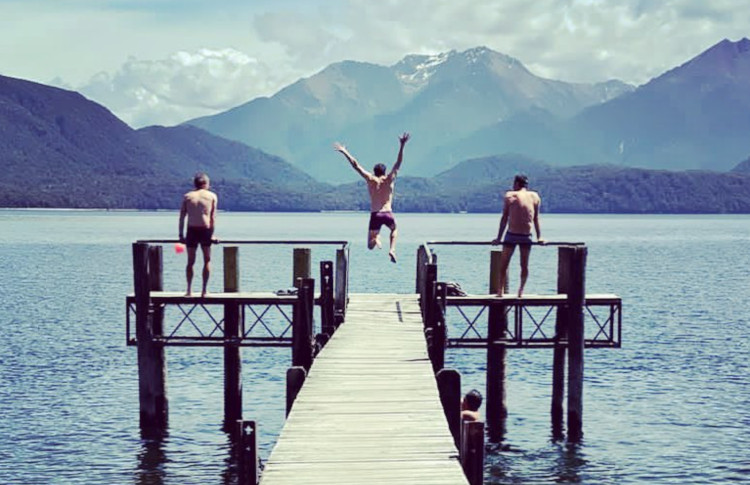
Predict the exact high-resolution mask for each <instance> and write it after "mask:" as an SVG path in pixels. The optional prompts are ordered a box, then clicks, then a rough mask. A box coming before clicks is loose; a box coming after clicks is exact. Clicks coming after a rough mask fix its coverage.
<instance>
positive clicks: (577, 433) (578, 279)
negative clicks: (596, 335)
mask: <svg viewBox="0 0 750 485" xmlns="http://www.w3.org/2000/svg"><path fill="white" fill-rule="evenodd" d="M561 250H563V248H561ZM564 250H565V251H569V252H570V253H571V255H570V256H569V257H570V259H571V260H570V275H569V277H568V285H569V286H568V311H569V314H568V441H572V442H577V441H580V440H581V438H583V347H584V332H583V312H584V306H585V304H586V255H587V253H588V250H587V248H586V247H585V246H575V247H572V248H564Z"/></svg>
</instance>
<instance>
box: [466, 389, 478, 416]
mask: <svg viewBox="0 0 750 485" xmlns="http://www.w3.org/2000/svg"><path fill="white" fill-rule="evenodd" d="M464 402H465V403H466V408H467V409H468V410H469V411H478V410H479V407H480V406H481V405H482V394H480V393H479V391H477V390H476V389H472V390H471V391H469V392H467V393H466V396H464Z"/></svg>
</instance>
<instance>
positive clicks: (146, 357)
mask: <svg viewBox="0 0 750 485" xmlns="http://www.w3.org/2000/svg"><path fill="white" fill-rule="evenodd" d="M149 260H151V262H152V264H151V268H150V270H151V271H149ZM161 271H162V251H161V247H154V248H153V250H151V251H150V250H149V245H148V244H146V243H134V244H133V286H134V295H135V307H136V310H135V326H136V327H135V328H136V331H135V333H136V340H137V342H138V399H139V403H140V426H141V430H142V432H144V433H146V434H149V435H150V434H151V433H152V432H156V433H158V432H159V431H160V430H162V429H164V428H165V427H166V425H167V417H168V400H167V366H166V359H165V357H164V347H163V346H162V345H161V344H159V343H158V342H155V341H154V337H155V336H156V333H155V327H154V318H153V315H154V312H153V310H152V308H151V297H150V291H151V284H152V283H154V285H155V286H158V285H159V284H160V282H161V281H162V276H161V274H159V273H161ZM151 272H153V273H154V275H153V276H150V273H151ZM157 318H158V317H157ZM161 325H162V323H161V322H157V325H156V327H157V328H156V330H159V331H160V330H161V328H160V327H161Z"/></svg>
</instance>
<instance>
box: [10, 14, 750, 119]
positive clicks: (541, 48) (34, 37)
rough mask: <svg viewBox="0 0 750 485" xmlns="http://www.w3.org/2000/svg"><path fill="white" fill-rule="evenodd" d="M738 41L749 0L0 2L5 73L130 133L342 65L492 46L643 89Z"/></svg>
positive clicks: (541, 68)
mask: <svg viewBox="0 0 750 485" xmlns="http://www.w3.org/2000/svg"><path fill="white" fill-rule="evenodd" d="M742 37H750V0H711V1H710V2H709V1H706V0H620V1H606V0H534V1H528V0H471V1H464V2H458V1H456V0H215V1H209V0H0V74H3V75H8V76H14V77H20V78H24V79H30V80H34V81H38V82H42V83H47V84H55V85H58V86H62V87H67V88H70V89H76V90H79V91H81V92H83V93H84V94H85V95H86V96H88V97H90V98H92V99H94V100H95V101H98V102H100V103H102V104H104V105H105V106H107V107H108V108H110V109H111V110H112V111H113V112H115V114H117V115H118V116H120V117H121V118H123V119H124V120H125V121H126V122H128V123H130V124H131V125H133V126H143V125H147V124H154V123H159V124H174V123H178V122H181V121H184V120H185V119H188V118H191V117H194V116H200V115H204V114H210V113H215V112H218V111H221V110H224V109H228V108H230V107H233V106H236V105H237V104H240V103H242V102H245V101H248V100H250V99H252V98H254V97H257V96H264V95H265V96H267V95H272V94H273V93H275V92H276V91H278V89H280V88H281V87H283V86H285V85H287V84H290V83H292V82H294V81H295V80H297V79H299V78H300V77H305V76H309V75H312V74H314V73H315V72H317V71H319V70H320V69H322V68H324V67H325V66H326V65H328V64H330V63H332V62H336V61H340V60H344V59H354V60H359V61H367V62H374V63H379V64H387V65H390V64H393V63H395V62H397V61H398V60H399V59H401V58H402V57H404V56H405V55H407V54H412V53H420V54H435V53H439V52H445V51H448V50H452V49H455V50H463V49H468V48H471V47H476V46H479V45H484V46H487V47H489V48H491V49H493V50H496V51H499V52H502V53H504V54H508V55H510V56H513V57H515V58H517V59H519V60H520V61H521V62H523V63H524V64H525V65H526V66H527V67H528V68H529V69H530V70H531V71H532V72H534V73H535V74H537V75H540V76H544V77H549V78H554V79H561V80H565V81H577V82H596V81H603V80H607V79H611V78H617V79H622V80H624V81H626V82H630V83H634V84H640V83H643V82H646V81H647V80H648V79H650V78H652V77H654V76H656V75H659V74H661V73H662V72H664V71H665V70H667V69H670V68H672V67H674V66H676V65H679V64H681V63H682V62H684V61H686V60H688V59H689V58H691V57H693V56H695V55H697V54H698V53H700V52H701V51H703V50H705V49H706V48H708V47H710V46H711V45H713V44H715V43H717V42H719V41H720V40H722V39H724V38H729V39H730V40H739V39H740V38H742Z"/></svg>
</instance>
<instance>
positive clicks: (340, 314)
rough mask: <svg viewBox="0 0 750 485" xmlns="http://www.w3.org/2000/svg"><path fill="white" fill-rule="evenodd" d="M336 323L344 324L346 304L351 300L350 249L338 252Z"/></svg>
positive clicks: (335, 286) (334, 304) (334, 310)
mask: <svg viewBox="0 0 750 485" xmlns="http://www.w3.org/2000/svg"><path fill="white" fill-rule="evenodd" d="M334 295H335V296H334V303H333V312H334V323H335V325H336V327H338V326H339V325H341V324H342V323H344V318H345V317H346V304H347V300H348V298H349V248H348V247H347V248H342V249H337V250H336V281H335V282H334Z"/></svg>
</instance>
